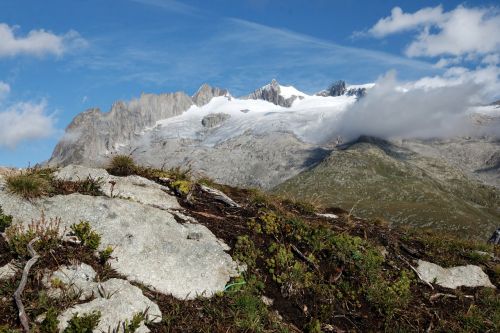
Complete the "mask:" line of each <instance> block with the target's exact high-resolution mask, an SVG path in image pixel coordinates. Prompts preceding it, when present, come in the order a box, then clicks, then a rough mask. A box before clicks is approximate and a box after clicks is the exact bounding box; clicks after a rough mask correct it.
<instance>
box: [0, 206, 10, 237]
mask: <svg viewBox="0 0 500 333" xmlns="http://www.w3.org/2000/svg"><path fill="white" fill-rule="evenodd" d="M11 224H12V216H11V215H4V213H3V210H2V206H0V232H4V231H5V229H7V228H8V227H10V225H11Z"/></svg>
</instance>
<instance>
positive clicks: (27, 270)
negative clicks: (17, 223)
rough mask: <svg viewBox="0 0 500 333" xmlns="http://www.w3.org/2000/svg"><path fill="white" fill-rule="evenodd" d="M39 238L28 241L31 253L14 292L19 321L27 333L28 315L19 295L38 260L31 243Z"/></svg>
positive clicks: (28, 329)
mask: <svg viewBox="0 0 500 333" xmlns="http://www.w3.org/2000/svg"><path fill="white" fill-rule="evenodd" d="M39 239H40V237H35V238H33V239H32V240H31V241H30V242H29V243H28V252H29V254H30V255H31V259H30V260H28V262H27V263H26V265H25V266H24V269H23V275H22V277H21V283H19V287H17V290H16V292H15V293H14V300H15V301H16V305H17V308H18V310H19V320H20V321H21V325H22V326H23V330H24V332H27V333H29V331H30V324H29V320H28V316H27V315H26V311H25V310H24V305H23V301H22V300H21V295H22V293H23V291H24V288H25V287H26V282H27V281H28V275H29V273H30V269H31V267H33V265H34V264H35V263H36V262H37V261H38V258H40V255H39V254H38V253H36V251H35V250H34V249H33V244H34V243H35V242H36V241H38V240H39Z"/></svg>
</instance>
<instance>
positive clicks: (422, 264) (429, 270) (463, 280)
mask: <svg viewBox="0 0 500 333" xmlns="http://www.w3.org/2000/svg"><path fill="white" fill-rule="evenodd" d="M417 271H418V273H419V275H420V278H421V279H422V280H424V281H425V282H428V283H436V284H438V285H440V286H442V287H445V288H450V289H455V288H458V287H461V286H464V287H490V288H495V286H494V285H493V284H492V283H491V281H490V279H489V277H488V275H486V273H484V272H483V270H482V269H481V267H479V266H475V265H467V266H457V267H451V268H443V267H441V266H439V265H436V264H433V263H431V262H427V261H424V260H419V261H418V267H417Z"/></svg>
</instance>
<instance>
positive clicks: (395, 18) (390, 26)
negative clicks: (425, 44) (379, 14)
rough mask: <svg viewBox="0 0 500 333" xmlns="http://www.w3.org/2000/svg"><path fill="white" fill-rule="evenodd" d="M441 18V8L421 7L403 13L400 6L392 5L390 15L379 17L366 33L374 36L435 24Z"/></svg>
mask: <svg viewBox="0 0 500 333" xmlns="http://www.w3.org/2000/svg"><path fill="white" fill-rule="evenodd" d="M442 20H443V8H442V7H441V6H437V7H435V8H423V9H421V10H419V11H417V12H415V13H413V14H408V13H404V12H403V10H402V9H401V8H400V7H394V8H393V9H392V11H391V16H388V17H385V18H382V19H380V20H379V21H378V22H377V23H376V24H375V25H374V26H373V27H372V28H371V29H370V30H368V33H370V34H371V35H373V36H375V37H379V38H381V37H385V36H387V35H390V34H394V33H398V32H403V31H408V30H412V29H415V28H418V27H422V26H427V25H430V24H436V23H438V22H441V21H442Z"/></svg>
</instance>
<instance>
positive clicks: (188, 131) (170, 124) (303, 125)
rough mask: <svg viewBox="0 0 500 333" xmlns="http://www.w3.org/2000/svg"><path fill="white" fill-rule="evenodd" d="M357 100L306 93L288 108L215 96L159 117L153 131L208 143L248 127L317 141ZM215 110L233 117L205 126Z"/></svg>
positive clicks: (215, 142)
mask: <svg viewBox="0 0 500 333" xmlns="http://www.w3.org/2000/svg"><path fill="white" fill-rule="evenodd" d="M355 102H356V97H355V96H338V97H322V96H308V95H305V94H304V98H303V99H297V100H296V101H295V102H294V104H293V105H292V106H291V107H290V108H285V107H282V106H279V105H275V104H273V103H269V102H267V101H264V100H253V99H248V100H246V99H237V98H233V99H231V100H228V99H227V98H225V97H215V98H213V99H212V100H211V101H210V102H209V103H207V104H206V105H204V106H202V107H198V106H196V105H194V106H191V107H190V108H189V109H188V110H187V111H186V112H184V113H183V114H181V115H179V116H176V117H172V118H168V119H164V120H160V121H158V122H157V123H156V125H155V126H154V127H153V129H150V130H149V132H150V133H152V132H154V135H155V136H157V137H159V138H161V139H162V140H168V139H180V138H183V139H191V140H198V141H199V142H200V143H201V144H203V145H206V146H214V145H216V144H218V143H221V142H223V141H226V140H228V139H231V138H234V137H237V136H239V135H241V134H243V133H244V132H246V131H252V132H253V133H255V134H263V133H269V132H273V131H283V132H292V133H294V134H295V135H297V136H298V137H299V138H301V139H302V140H304V141H306V142H312V143H315V142H317V141H318V133H323V132H324V122H325V121H327V120H328V121H329V120H333V121H334V120H335V119H337V118H338V117H339V115H340V114H341V113H342V112H343V111H344V110H346V108H347V107H348V106H349V105H352V104H353V103H355ZM241 110H245V112H241ZM247 110H248V111H247ZM213 113H226V114H229V115H230V116H231V118H230V119H228V120H227V121H225V122H224V124H223V126H220V127H217V128H212V129H206V128H204V127H203V125H202V124H201V120H202V119H203V117H205V116H207V115H209V114H213Z"/></svg>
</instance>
